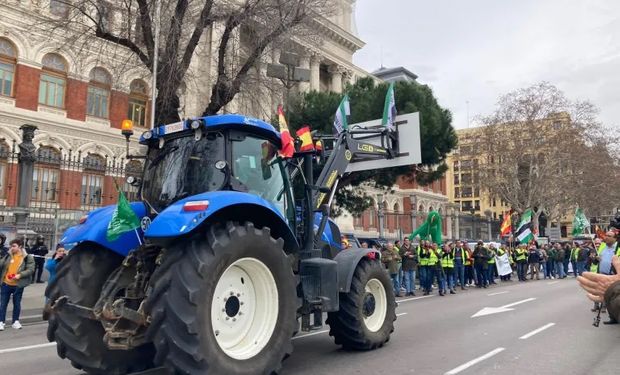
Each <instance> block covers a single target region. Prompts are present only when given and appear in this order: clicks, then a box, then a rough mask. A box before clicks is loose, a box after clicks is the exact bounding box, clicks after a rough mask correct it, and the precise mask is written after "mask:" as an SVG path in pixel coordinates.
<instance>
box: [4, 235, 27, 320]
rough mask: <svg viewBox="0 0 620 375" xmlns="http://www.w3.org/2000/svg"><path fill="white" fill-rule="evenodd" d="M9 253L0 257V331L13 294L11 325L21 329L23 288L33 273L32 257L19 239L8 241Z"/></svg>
mask: <svg viewBox="0 0 620 375" xmlns="http://www.w3.org/2000/svg"><path fill="white" fill-rule="evenodd" d="M9 245H10V248H9V253H8V254H6V255H5V256H4V257H2V258H1V259H0V280H2V285H1V286H0V331H4V327H5V324H4V322H5V320H6V310H7V307H8V305H9V300H10V298H11V296H13V325H12V327H13V328H14V329H21V328H22V325H21V324H20V323H19V315H20V313H21V300H22V295H23V293H24V288H25V287H27V286H28V285H29V284H30V283H31V281H32V279H31V276H32V274H33V273H34V259H33V257H32V255H30V254H27V253H26V251H24V247H23V246H24V243H23V241H22V240H20V239H14V240H12V241H11V242H9Z"/></svg>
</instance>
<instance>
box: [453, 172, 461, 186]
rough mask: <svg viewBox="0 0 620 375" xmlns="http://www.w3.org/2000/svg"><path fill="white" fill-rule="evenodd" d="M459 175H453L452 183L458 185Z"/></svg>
mask: <svg viewBox="0 0 620 375" xmlns="http://www.w3.org/2000/svg"><path fill="white" fill-rule="evenodd" d="M460 177H461V176H460V175H459V174H458V173H457V174H455V175H454V185H458V184H460V183H461V178H460Z"/></svg>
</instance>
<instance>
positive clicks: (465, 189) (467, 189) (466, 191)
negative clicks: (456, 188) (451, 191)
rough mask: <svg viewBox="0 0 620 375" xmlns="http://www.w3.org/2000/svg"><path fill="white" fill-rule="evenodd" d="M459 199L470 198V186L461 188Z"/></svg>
mask: <svg viewBox="0 0 620 375" xmlns="http://www.w3.org/2000/svg"><path fill="white" fill-rule="evenodd" d="M460 197H461V198H471V197H472V188H471V186H467V187H463V188H461V196H460Z"/></svg>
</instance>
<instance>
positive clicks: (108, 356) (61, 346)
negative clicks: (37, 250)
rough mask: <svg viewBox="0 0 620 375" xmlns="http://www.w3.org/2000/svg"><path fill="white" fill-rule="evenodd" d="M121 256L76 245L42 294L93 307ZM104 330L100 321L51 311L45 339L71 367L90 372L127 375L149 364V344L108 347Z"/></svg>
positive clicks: (151, 354) (97, 248) (61, 311)
mask: <svg viewBox="0 0 620 375" xmlns="http://www.w3.org/2000/svg"><path fill="white" fill-rule="evenodd" d="M122 260H123V258H122V257H121V256H120V255H118V254H115V253H113V252H111V251H109V250H106V249H103V248H101V247H97V246H95V245H92V244H91V245H87V246H83V245H81V246H78V247H76V248H75V249H73V250H71V251H70V252H69V255H67V256H66V257H65V259H64V260H63V261H62V262H60V263H59V264H58V269H57V271H56V280H54V282H53V283H51V284H50V285H49V286H48V287H47V290H46V291H45V294H46V296H47V297H48V298H50V299H51V300H55V299H57V298H58V297H61V296H68V297H69V300H70V301H71V302H72V303H75V304H78V305H81V306H86V307H93V306H94V305H95V303H96V302H97V299H98V298H99V295H100V293H101V288H102V287H103V284H104V283H105V281H106V280H107V278H108V276H109V275H110V274H111V273H112V272H114V270H115V269H116V268H118V266H119V265H120V264H121V262H122ZM104 334H105V331H104V329H103V326H102V324H101V323H100V322H98V321H95V320H91V319H87V318H82V317H79V316H76V315H75V314H72V313H70V312H66V311H63V310H62V309H61V310H60V311H58V312H54V313H52V315H51V316H50V319H49V323H48V329H47V338H48V340H49V341H56V348H57V350H58V355H59V356H60V357H61V358H66V359H69V360H70V361H71V364H72V365H73V367H75V368H77V369H81V370H84V371H86V372H87V373H89V374H102V375H103V374H106V375H114V374H119V375H120V374H127V373H131V372H136V371H142V370H145V369H148V368H150V367H152V360H153V356H154V349H153V346H152V345H151V344H147V345H143V346H141V347H139V348H136V349H132V350H126V351H124V350H109V349H108V348H107V346H106V344H105V343H104V341H103V336H104Z"/></svg>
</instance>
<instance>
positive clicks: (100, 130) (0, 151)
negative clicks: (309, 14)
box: [0, 0, 367, 233]
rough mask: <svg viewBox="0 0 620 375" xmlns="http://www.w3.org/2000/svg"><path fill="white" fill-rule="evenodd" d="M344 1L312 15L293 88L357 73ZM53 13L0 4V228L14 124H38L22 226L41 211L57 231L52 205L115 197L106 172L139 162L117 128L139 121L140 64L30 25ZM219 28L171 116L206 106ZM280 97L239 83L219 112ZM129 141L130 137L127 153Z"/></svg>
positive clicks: (327, 84) (33, 1)
mask: <svg viewBox="0 0 620 375" xmlns="http://www.w3.org/2000/svg"><path fill="white" fill-rule="evenodd" d="M59 7H60V8H59ZM354 7H355V1H354V0H339V1H338V2H337V3H336V8H337V12H336V13H334V15H333V16H332V17H331V18H330V19H327V18H317V19H315V20H314V22H315V23H316V25H317V30H318V31H319V33H320V35H321V37H322V39H323V42H322V43H321V44H320V46H312V47H309V46H308V47H305V48H303V49H302V50H303V51H305V52H304V55H303V56H302V59H301V60H302V66H305V67H307V68H309V69H310V70H311V77H310V82H308V83H304V84H302V85H301V87H300V89H301V90H321V91H335V92H340V91H342V88H343V85H345V84H346V83H347V82H348V81H349V80H354V79H356V78H357V77H363V76H366V75H367V73H366V72H365V71H364V70H362V69H360V68H359V67H357V66H355V65H354V64H353V63H352V56H353V54H354V53H355V51H357V50H359V49H360V48H362V47H363V45H364V43H363V42H362V41H361V40H360V39H359V38H358V37H357V36H356V30H355V22H354V15H355V14H354ZM62 11H63V8H62V3H61V2H57V1H53V0H51V1H50V0H4V1H2V2H0V14H2V17H0V231H10V230H12V229H11V228H12V227H11V225H12V224H11V223H12V222H13V209H12V208H13V207H14V206H16V203H17V192H18V190H19V189H20V187H19V186H17V156H18V155H17V153H18V147H17V145H18V144H19V143H20V142H21V135H20V130H19V128H20V127H21V126H22V125H24V124H31V125H34V126H36V127H37V128H38V129H37V130H36V133H35V137H34V140H33V142H34V144H35V145H36V147H37V162H36V164H35V172H34V178H33V188H32V199H31V202H30V208H31V209H32V211H33V213H32V214H31V215H30V220H31V223H34V222H35V221H36V215H40V217H41V218H42V221H41V223H42V224H41V226H40V227H37V228H34V229H35V231H36V232H40V231H43V232H46V233H51V232H57V231H58V230H59V229H58V226H59V224H58V220H56V223H55V224H53V225H54V226H55V230H52V229H50V228H49V226H50V220H51V219H52V218H54V217H56V218H57V217H58V215H59V212H66V213H68V214H69V217H70V218H71V219H73V218H75V217H79V216H81V213H82V212H83V211H85V210H89V209H92V208H94V207H99V206H102V205H106V204H111V203H113V202H115V200H116V190H115V187H114V178H120V180H119V181H122V177H124V176H125V175H127V174H128V173H130V172H131V173H133V172H135V171H136V170H138V171H139V169H140V165H139V163H136V162H135V161H134V162H132V163H129V162H128V161H127V160H125V154H126V152H125V139H124V138H123V137H122V136H121V134H120V131H119V128H120V125H121V122H122V120H123V119H126V118H129V119H132V120H133V121H134V125H135V127H136V129H135V130H136V137H137V136H138V135H139V134H141V133H142V131H143V130H146V129H147V127H148V126H149V124H150V118H149V116H148V114H149V112H150V106H151V102H150V100H149V97H150V95H149V93H150V76H149V72H148V71H147V70H146V69H145V68H144V67H140V66H135V67H133V68H131V67H130V68H127V66H122V69H121V67H120V65H122V64H121V63H125V61H122V60H123V59H122V56H121V57H119V56H115V57H114V58H110V57H107V56H102V55H101V54H92V55H91V54H89V53H87V52H88V51H86V53H85V52H84V51H78V50H76V49H75V48H74V47H72V46H71V45H70V44H67V43H65V42H66V41H65V40H57V39H53V38H51V37H50V36H49V35H46V34H45V33H41V32H40V31H37V29H36V28H33V27H31V26H32V25H33V23H34V22H37V20H41V19H44V18H46V17H57V16H58V14H60V13H59V12H62ZM220 29H221V25H215V26H214V27H213V28H212V29H211V30H208V32H206V33H205V35H204V36H203V38H202V39H201V41H200V44H199V47H200V48H197V52H196V54H201V55H200V56H197V57H199V58H195V59H194V60H193V61H192V65H191V66H190V70H191V71H192V74H193V75H192V79H191V80H190V81H188V82H184V85H183V91H182V92H181V110H180V115H181V117H188V116H195V115H199V114H200V113H202V110H203V109H204V108H205V106H206V104H207V103H208V100H209V96H210V93H211V85H212V83H213V81H214V78H213V76H214V69H215V67H214V66H211V65H213V64H212V63H210V62H209V61H210V60H209V59H205V58H204V57H205V56H207V57H208V56H209V55H210V54H212V53H213V52H214V51H215V47H214V46H215V45H216V44H217V43H215V42H216V41H217V38H218V35H219V30H220ZM69 32H71V31H70V30H69ZM278 56H279V51H278V50H277V49H274V51H273V53H272V54H271V56H266V57H265V59H264V61H262V62H261V64H259V66H257V67H256V72H259V73H260V74H261V75H264V73H265V69H266V62H269V61H277V58H278ZM119 64H120V65H119ZM264 78H265V77H264ZM265 79H266V78H265ZM281 98H282V95H281V93H273V94H272V95H270V96H266V97H264V98H261V99H262V101H261V102H260V103H258V104H256V103H250V100H249V99H248V98H246V97H244V90H242V93H241V94H239V95H238V96H237V98H236V99H235V100H234V101H233V102H231V103H230V104H229V105H228V106H226V108H224V112H243V113H245V114H248V115H253V116H256V117H259V118H269V117H270V115H271V114H272V113H273V112H274V111H275V108H276V106H277V105H278V104H279V103H281ZM136 145H137V143H136V142H135V141H134V142H133V146H132V152H134V153H135V152H137V149H136V148H134V147H137V146H136ZM125 188H126V189H127V190H131V189H130V188H129V187H127V186H126V187H125ZM129 193H131V191H129ZM35 214H36V215H35ZM51 222H53V220H51ZM33 225H34V224H33Z"/></svg>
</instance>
